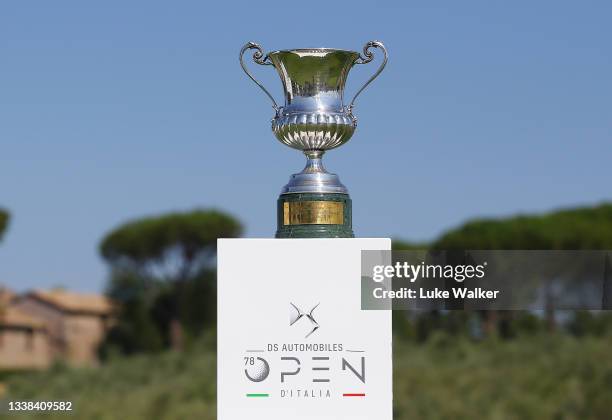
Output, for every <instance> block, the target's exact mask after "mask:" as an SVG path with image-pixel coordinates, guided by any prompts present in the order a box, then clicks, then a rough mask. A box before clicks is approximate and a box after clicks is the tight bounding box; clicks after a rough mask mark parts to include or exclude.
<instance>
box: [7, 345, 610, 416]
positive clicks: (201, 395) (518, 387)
mask: <svg viewBox="0 0 612 420" xmlns="http://www.w3.org/2000/svg"><path fill="white" fill-rule="evenodd" d="M213 348H214V347H213V346H211V345H210V344H206V345H205V344H201V345H198V346H195V347H194V348H192V349H191V350H189V351H188V352H186V353H182V354H181V353H173V352H167V353H164V354H160V355H148V356H135V357H129V358H118V359H116V360H113V361H111V362H109V363H107V364H105V365H104V366H102V367H98V368H87V369H70V368H67V367H62V366H56V367H54V368H53V369H51V370H49V371H47V372H38V373H29V374H20V375H13V376H11V377H9V378H8V379H7V385H8V392H9V396H10V397H11V398H13V399H53V400H62V399H63V400H72V401H73V402H74V407H75V412H74V414H75V415H76V417H74V418H79V419H116V418H121V419H135V420H136V419H187V418H198V419H202V420H212V419H215V418H216V414H215V411H216V407H215V354H214V352H213V350H212V349H213ZM394 364H395V378H394V381H395V389H394V401H395V416H394V418H395V419H396V420H408V419H410V420H419V419H427V420H436V419H493V420H505V419H508V420H510V419H521V420H522V419H538V420H540V419H554V420H562V419H563V420H573V419H581V420H583V419H602V420H603V419H610V418H611V417H612V338H611V337H609V338H582V339H575V338H571V337H568V336H563V335H554V336H547V335H543V336H536V337H532V338H527V337H526V338H520V339H517V340H512V341H499V340H488V341H484V342H481V343H473V342H471V341H468V340H466V339H455V338H451V337H449V336H448V335H444V334H439V335H434V337H432V339H430V340H429V341H428V342H427V343H426V344H422V345H417V344H414V343H407V342H400V341H397V340H396V343H395V356H394ZM7 418H8V417H7ZM11 418H15V417H11ZM21 418H24V417H21ZM37 418H39V417H37ZM45 418H63V419H65V418H66V416H65V415H64V414H56V415H55V417H53V416H52V415H51V416H47V417H45Z"/></svg>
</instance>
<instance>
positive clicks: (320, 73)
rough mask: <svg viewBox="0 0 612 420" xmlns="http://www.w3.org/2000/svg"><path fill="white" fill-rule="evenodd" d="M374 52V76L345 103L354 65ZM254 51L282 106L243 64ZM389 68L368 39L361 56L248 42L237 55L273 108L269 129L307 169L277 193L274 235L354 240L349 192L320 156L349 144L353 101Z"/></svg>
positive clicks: (369, 58) (366, 60) (354, 121)
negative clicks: (277, 83) (274, 75)
mask: <svg viewBox="0 0 612 420" xmlns="http://www.w3.org/2000/svg"><path fill="white" fill-rule="evenodd" d="M372 48H380V49H381V50H382V52H383V54H384V58H383V60H382V63H381V64H380V66H379V67H378V69H377V70H376V72H375V73H374V75H373V76H372V77H370V79H369V80H368V81H367V82H366V83H365V84H364V85H363V86H362V87H361V89H359V90H358V91H357V93H356V94H355V96H354V97H353V98H352V99H351V101H350V102H349V103H348V105H345V102H344V86H345V83H346V79H347V77H348V74H349V71H350V70H351V68H352V67H353V66H354V65H355V64H367V63H369V62H371V61H372V60H373V59H374V54H373V53H372V51H371V49H372ZM247 50H254V53H253V60H254V61H255V63H257V64H261V65H271V66H274V68H275V69H276V71H277V72H278V74H279V76H280V78H281V81H282V83H283V88H284V93H285V104H284V106H278V104H277V103H276V101H275V100H274V97H273V96H272V95H271V94H270V92H268V90H267V89H266V88H265V87H264V86H263V85H262V84H261V83H260V82H259V81H257V80H256V79H255V78H254V77H253V75H252V74H251V73H250V72H249V70H248V69H247V67H246V65H245V63H244V59H243V58H244V53H245V52H246V51H247ZM386 64H387V50H386V49H385V46H384V45H383V44H382V43H381V42H378V41H370V42H368V43H367V44H366V45H365V46H364V47H363V53H362V54H360V53H358V52H355V51H346V50H337V49H331V48H304V49H295V50H281V51H274V52H270V53H268V54H265V55H264V53H263V50H262V48H261V47H260V46H259V45H258V44H256V43H254V42H249V43H247V44H246V45H245V46H244V47H242V49H241V51H240V65H241V66H242V69H243V70H244V71H245V73H246V74H247V76H249V78H251V80H253V82H255V83H256V84H257V86H259V87H260V88H261V89H262V90H263V91H264V93H265V94H266V95H267V96H268V97H269V98H270V100H271V101H272V107H273V108H274V110H275V115H274V118H272V131H273V132H274V134H275V136H276V138H277V139H278V140H279V141H280V142H281V143H283V144H286V145H287V146H289V147H292V148H294V149H298V150H301V151H302V152H303V153H304V154H305V155H306V159H307V161H306V167H305V168H304V169H303V170H302V172H300V173H297V174H294V175H292V176H291V178H290V180H289V183H288V184H287V185H285V186H284V187H283V189H282V191H281V196H280V198H279V215H278V225H279V227H278V231H277V234H276V236H277V237H352V236H353V232H352V220H351V218H352V211H351V202H350V198H349V196H348V190H347V188H346V187H345V186H344V185H343V184H342V183H341V182H340V179H339V178H338V176H337V175H336V174H332V173H329V172H327V171H326V170H325V167H324V166H323V163H322V161H321V159H322V157H323V154H324V153H325V152H326V151H327V150H330V149H335V148H336V147H339V146H341V145H343V144H344V143H346V142H347V141H349V139H350V138H351V136H352V135H353V133H354V132H355V128H356V127H357V119H356V118H355V116H354V115H353V107H354V104H355V100H356V99H357V97H358V96H359V95H360V94H361V92H362V91H363V90H364V89H365V88H366V87H367V86H368V85H369V84H370V83H371V82H372V81H373V80H374V79H375V78H376V77H377V76H378V75H379V74H380V72H381V71H382V70H383V68H384V67H385V65H386Z"/></svg>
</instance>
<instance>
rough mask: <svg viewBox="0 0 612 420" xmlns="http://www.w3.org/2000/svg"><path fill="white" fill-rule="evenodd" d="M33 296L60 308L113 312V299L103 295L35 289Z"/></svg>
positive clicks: (73, 310) (89, 311)
mask: <svg viewBox="0 0 612 420" xmlns="http://www.w3.org/2000/svg"><path fill="white" fill-rule="evenodd" d="M26 296H32V297H34V298H36V299H39V300H41V301H44V302H46V303H48V304H50V305H53V306H55V307H57V308H59V309H62V310H65V311H70V312H87V313H94V314H98V315H108V314H110V313H111V312H113V303H112V301H111V300H110V299H109V298H107V297H106V296H103V295H97V294H84V293H75V292H68V291H66V290H34V291H31V292H29V293H28V294H27V295H26Z"/></svg>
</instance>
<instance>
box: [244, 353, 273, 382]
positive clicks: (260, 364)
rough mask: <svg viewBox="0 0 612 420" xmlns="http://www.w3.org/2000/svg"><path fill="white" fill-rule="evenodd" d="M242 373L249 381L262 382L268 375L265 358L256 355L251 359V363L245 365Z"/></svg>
mask: <svg viewBox="0 0 612 420" xmlns="http://www.w3.org/2000/svg"><path fill="white" fill-rule="evenodd" d="M244 373H245V375H246V377H247V378H249V380H250V381H252V382H262V381H265V380H266V378H267V377H268V375H270V365H269V364H268V362H266V360H265V359H262V358H261V357H258V358H256V359H255V360H254V361H253V364H248V365H247V367H246V369H244Z"/></svg>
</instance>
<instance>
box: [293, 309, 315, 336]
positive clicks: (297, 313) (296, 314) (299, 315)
mask: <svg viewBox="0 0 612 420" xmlns="http://www.w3.org/2000/svg"><path fill="white" fill-rule="evenodd" d="M289 304H290V305H291V306H290V307H289V326H290V327H292V326H293V325H295V324H296V323H297V322H298V321H299V320H300V319H307V320H308V321H310V327H311V328H312V329H311V330H310V332H309V333H308V334H306V337H304V338H308V337H310V336H311V335H312V334H314V332H315V331H316V330H318V329H319V327H320V325H319V323H318V322H317V321H316V320H315V318H314V315H313V313H314V311H315V309H317V308H318V307H319V305H320V303H317V304H316V305H315V306H313V307H312V309H310V311H308V312H304V311H302V310H301V309H300V308H298V307H297V306H296V305H295V304H293V303H291V302H289ZM302 324H303V322H302Z"/></svg>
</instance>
